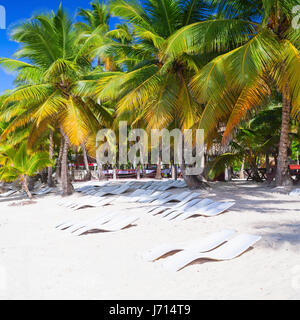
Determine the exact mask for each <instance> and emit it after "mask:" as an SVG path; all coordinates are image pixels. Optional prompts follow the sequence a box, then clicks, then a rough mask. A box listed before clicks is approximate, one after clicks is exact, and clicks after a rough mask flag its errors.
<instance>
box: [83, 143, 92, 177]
mask: <svg viewBox="0 0 300 320" xmlns="http://www.w3.org/2000/svg"><path fill="white" fill-rule="evenodd" d="M82 153H83V161H84V166H85V170H86V172H87V174H86V177H85V180H87V181H90V180H91V178H92V174H91V170H90V167H89V161H88V157H87V152H86V148H85V145H84V144H82Z"/></svg>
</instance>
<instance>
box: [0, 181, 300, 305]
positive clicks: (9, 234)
mask: <svg viewBox="0 0 300 320" xmlns="http://www.w3.org/2000/svg"><path fill="white" fill-rule="evenodd" d="M211 186H212V189H211V190H210V191H207V192H206V194H204V195H203V196H202V197H203V198H205V197H207V198H210V199H212V200H235V201H236V204H235V206H234V207H232V208H231V209H229V210H228V211H226V212H224V213H223V214H220V215H219V216H216V217H211V218H206V217H195V218H191V219H188V220H185V221H178V222H176V221H167V220H164V219H163V218H161V217H160V216H159V215H158V216H151V215H149V214H147V213H145V207H146V206H149V205H143V204H136V203H126V202H121V201H118V200H116V201H114V203H113V205H110V206H107V207H105V208H104V209H103V208H86V209H82V210H78V211H72V210H70V209H68V208H64V207H61V206H58V205H57V202H58V201H59V200H61V197H60V196H59V195H54V194H50V195H47V196H43V197H40V198H36V203H35V204H32V205H26V206H8V205H9V204H11V203H12V202H16V201H19V200H9V201H8V199H2V198H1V199H0V298H1V299H299V298H300V196H289V195H288V193H287V191H286V190H284V189H282V191H281V192H278V190H277V192H274V189H272V188H267V187H264V185H262V184H255V183H251V182H245V181H237V182H228V183H221V182H218V183H212V184H211ZM183 190H186V189H176V190H173V189H172V190H171V191H170V192H182V191H183ZM279 191H280V190H279ZM79 196H80V195H79V194H76V195H74V196H73V197H79ZM10 199H13V197H11V198H10ZM115 209H116V210H119V211H120V212H124V213H126V214H131V213H132V214H139V215H140V219H139V220H138V221H137V223H136V224H135V225H133V226H131V227H129V228H127V229H125V230H122V231H118V232H106V233H101V232H99V233H92V234H86V235H82V236H74V235H72V234H70V233H69V232H67V231H59V230H57V229H55V225H57V224H58V223H60V222H61V221H64V220H67V219H69V218H78V220H81V219H88V218H90V217H91V218H92V217H97V216H98V215H101V213H103V212H104V211H111V210H115ZM226 228H229V229H235V230H237V231H238V232H239V233H251V234H257V235H260V236H262V239H261V240H260V241H259V242H257V243H256V244H255V245H254V248H252V249H250V250H248V251H247V252H245V253H244V254H242V255H241V256H239V257H238V258H236V259H233V260H230V261H221V262H215V261H209V262H207V261H205V263H199V262H197V263H195V264H193V265H190V266H187V267H186V268H184V269H182V270H181V271H179V272H176V273H173V272H169V271H166V270H165V269H164V268H162V266H161V264H162V259H161V260H158V261H157V262H154V263H153V262H146V261H144V260H143V258H142V255H143V253H144V252H145V251H147V250H148V249H151V248H153V247H155V246H156V245H159V244H161V243H164V242H180V241H183V240H184V241H186V240H194V239H200V238H201V237H204V236H205V235H208V234H210V233H212V232H216V231H220V230H222V229H226Z"/></svg>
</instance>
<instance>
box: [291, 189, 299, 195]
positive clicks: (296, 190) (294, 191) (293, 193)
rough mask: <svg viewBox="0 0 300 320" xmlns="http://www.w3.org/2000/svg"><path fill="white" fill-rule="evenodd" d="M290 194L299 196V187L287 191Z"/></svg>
mask: <svg viewBox="0 0 300 320" xmlns="http://www.w3.org/2000/svg"><path fill="white" fill-rule="evenodd" d="M289 195H290V196H300V189H294V190H293V191H291V192H290V193H289Z"/></svg>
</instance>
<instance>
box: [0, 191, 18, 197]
mask: <svg viewBox="0 0 300 320" xmlns="http://www.w3.org/2000/svg"><path fill="white" fill-rule="evenodd" d="M16 192H17V191H16V190H10V191H7V192H5V193H1V194H0V197H2V198H5V197H9V196H11V195H13V194H14V193H16Z"/></svg>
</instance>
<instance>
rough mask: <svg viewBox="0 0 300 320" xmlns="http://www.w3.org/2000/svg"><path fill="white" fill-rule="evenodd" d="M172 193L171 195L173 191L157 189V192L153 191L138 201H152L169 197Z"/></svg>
mask: <svg viewBox="0 0 300 320" xmlns="http://www.w3.org/2000/svg"><path fill="white" fill-rule="evenodd" d="M170 195H171V193H169V192H161V191H156V192H154V193H152V194H151V195H150V196H145V197H143V198H141V199H140V200H138V202H140V203H150V202H152V201H155V200H157V199H165V198H167V197H169V196H170Z"/></svg>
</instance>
